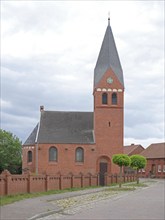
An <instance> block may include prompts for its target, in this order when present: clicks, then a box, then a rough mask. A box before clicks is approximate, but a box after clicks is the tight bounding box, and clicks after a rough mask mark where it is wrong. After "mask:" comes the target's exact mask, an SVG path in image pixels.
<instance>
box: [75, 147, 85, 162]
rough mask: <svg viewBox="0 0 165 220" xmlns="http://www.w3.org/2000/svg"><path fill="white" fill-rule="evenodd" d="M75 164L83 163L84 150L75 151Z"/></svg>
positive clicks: (79, 148)
mask: <svg viewBox="0 0 165 220" xmlns="http://www.w3.org/2000/svg"><path fill="white" fill-rule="evenodd" d="M76 162H84V149H83V148H82V147H78V148H77V149H76Z"/></svg>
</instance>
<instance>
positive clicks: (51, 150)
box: [49, 147, 57, 161]
mask: <svg viewBox="0 0 165 220" xmlns="http://www.w3.org/2000/svg"><path fill="white" fill-rule="evenodd" d="M49 161H57V148H56V147H50V148H49Z"/></svg>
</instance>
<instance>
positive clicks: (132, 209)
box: [40, 180, 165, 220]
mask: <svg viewBox="0 0 165 220" xmlns="http://www.w3.org/2000/svg"><path fill="white" fill-rule="evenodd" d="M164 209H165V180H159V181H158V182H157V183H154V184H152V185H150V186H149V187H146V188H143V189H139V190H136V191H132V192H129V193H123V194H120V195H117V196H113V197H110V198H108V199H104V200H100V201H97V202H93V203H92V202H90V203H89V204H86V205H82V206H81V205H80V206H76V207H75V208H74V207H72V208H70V209H68V210H65V211H63V212H61V213H57V214H54V215H51V216H47V217H45V218H40V220H41V219H42V220H47V219H72V220H74V219H81V220H85V219H87V220H89V219H94V220H95V219H99V220H103V219H113V220H115V219H117V220H119V219H121V220H129V219H130V220H141V219H144V220H149V219H153V220H164V219H165V210H164Z"/></svg>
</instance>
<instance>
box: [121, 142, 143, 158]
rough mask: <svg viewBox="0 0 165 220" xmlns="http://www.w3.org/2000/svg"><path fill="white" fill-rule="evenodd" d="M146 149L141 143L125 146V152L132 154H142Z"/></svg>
mask: <svg viewBox="0 0 165 220" xmlns="http://www.w3.org/2000/svg"><path fill="white" fill-rule="evenodd" d="M143 150H144V147H142V146H141V145H140V144H131V145H126V146H124V154H127V155H132V154H140V152H142V151H143Z"/></svg>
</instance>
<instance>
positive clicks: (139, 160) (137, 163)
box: [130, 155, 147, 184]
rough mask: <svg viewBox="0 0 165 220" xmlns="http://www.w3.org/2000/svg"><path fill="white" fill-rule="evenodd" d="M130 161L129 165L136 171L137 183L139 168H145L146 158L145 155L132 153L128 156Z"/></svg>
mask: <svg viewBox="0 0 165 220" xmlns="http://www.w3.org/2000/svg"><path fill="white" fill-rule="evenodd" d="M130 159H131V163H130V166H131V167H132V168H133V169H135V170H136V171H137V184H139V175H138V172H139V169H143V168H145V166H146V164H147V160H146V158H145V157H143V156H141V155H132V156H130Z"/></svg>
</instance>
